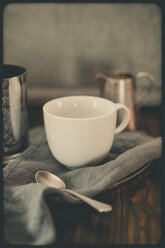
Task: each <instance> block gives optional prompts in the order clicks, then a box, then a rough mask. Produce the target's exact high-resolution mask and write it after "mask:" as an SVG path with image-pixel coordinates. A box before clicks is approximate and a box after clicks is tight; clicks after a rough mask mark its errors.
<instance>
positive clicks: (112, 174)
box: [3, 127, 162, 245]
mask: <svg viewBox="0 0 165 248" xmlns="http://www.w3.org/2000/svg"><path fill="white" fill-rule="evenodd" d="M161 153H162V139H161V137H158V138H153V137H151V136H149V135H147V134H146V133H144V132H142V131H133V132H130V131H125V132H122V133H120V134H118V135H116V136H115V139H114V143H113V146H112V149H111V151H110V153H109V154H108V155H107V157H106V158H105V159H104V161H102V163H100V164H98V165H95V166H87V167H84V168H77V169H74V170H70V169H68V168H66V167H65V166H63V165H62V164H60V163H59V162H58V161H57V160H56V159H55V158H54V157H53V155H52V154H51V152H50V150H49V147H48V144H47V140H46V136H45V132H44V129H43V128H42V127H39V128H35V129H33V130H31V131H30V145H29V147H28V148H27V149H26V150H25V151H24V152H23V153H21V155H20V156H19V157H17V158H16V159H15V160H13V161H11V162H10V163H9V164H7V166H6V167H4V169H3V178H4V227H5V240H6V241H7V242H8V243H11V244H23V245H46V244H52V243H54V242H55V240H56V236H57V234H56V226H55V225H56V220H55V219H53V217H52V215H51V214H50V210H49V207H48V205H47V201H46V199H47V198H49V197H52V196H54V200H55V203H54V204H56V203H57V202H60V201H63V202H68V203H69V204H70V203H72V204H75V203H81V201H80V200H78V199H77V198H76V197H74V196H72V195H70V194H69V193H67V192H64V191H62V190H57V189H54V188H51V187H46V186H44V185H41V184H36V183H35V173H36V172H37V171H39V170H46V171H49V172H52V173H54V174H55V175H57V176H59V177H60V178H61V179H62V180H64V182H65V183H66V185H67V188H70V189H72V190H75V191H77V192H79V193H82V194H84V195H86V196H89V197H94V196H95V195H97V194H98V193H100V192H102V191H103V190H104V189H106V188H107V187H108V186H110V185H112V184H114V183H115V182H117V181H119V180H120V179H122V178H124V177H126V176H127V175H129V174H131V173H133V172H135V171H136V170H137V169H139V168H141V167H142V166H143V165H145V164H147V163H150V162H152V161H153V160H155V159H159V158H160V157H161Z"/></svg>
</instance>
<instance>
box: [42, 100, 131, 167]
mask: <svg viewBox="0 0 165 248" xmlns="http://www.w3.org/2000/svg"><path fill="white" fill-rule="evenodd" d="M119 109H123V112H124V114H123V119H122V121H121V123H120V124H119V125H118V126H117V127H116V119H117V111H118V110H119ZM43 116H44V126H45V132H46V137H47V141H48V145H49V148H50V150H51V152H52V154H53V155H54V157H55V158H56V159H57V160H58V161H59V162H60V163H62V164H63V165H65V166H67V167H68V168H71V169H73V168H78V167H83V166H86V165H89V164H93V165H94V164H95V163H96V162H98V161H101V160H102V159H104V158H105V156H106V155H107V154H108V153H109V151H110V149H111V146H112V143H113V140H114V135H115V134H117V133H119V132H121V131H123V129H125V128H126V126H127V125H128V122H129V120H130V111H129V109H128V108H127V107H126V106H125V105H123V104H119V103H113V102H111V101H109V100H107V99H105V98H101V97H95V96H66V97H61V98H56V99H54V100H51V101H49V102H47V103H45V104H44V106H43Z"/></svg>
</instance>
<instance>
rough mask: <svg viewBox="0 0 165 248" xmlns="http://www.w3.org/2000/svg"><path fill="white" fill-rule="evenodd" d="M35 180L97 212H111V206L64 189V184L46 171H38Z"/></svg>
mask: <svg viewBox="0 0 165 248" xmlns="http://www.w3.org/2000/svg"><path fill="white" fill-rule="evenodd" d="M35 180H36V182H37V183H41V184H44V185H46V186H50V187H53V188H56V189H61V190H64V191H66V192H68V193H70V194H72V195H74V196H76V197H77V198H79V199H81V200H83V201H84V202H86V203H88V204H89V205H90V206H91V207H93V208H95V209H96V210H97V211H99V212H109V211H111V210H112V206H111V205H108V204H106V203H102V202H99V201H96V200H94V199H91V198H89V197H87V196H84V195H81V194H79V193H77V192H75V191H73V190H71V189H66V185H65V183H64V182H63V181H62V180H61V179H60V178H59V177H57V176H55V175H54V174H52V173H50V172H47V171H38V172H37V173H36V175H35Z"/></svg>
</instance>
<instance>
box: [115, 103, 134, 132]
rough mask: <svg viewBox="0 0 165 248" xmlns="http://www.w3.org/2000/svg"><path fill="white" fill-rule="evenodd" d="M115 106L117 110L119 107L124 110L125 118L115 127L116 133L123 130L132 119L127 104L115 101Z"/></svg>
mask: <svg viewBox="0 0 165 248" xmlns="http://www.w3.org/2000/svg"><path fill="white" fill-rule="evenodd" d="M115 106H116V111H118V110H119V109H123V110H124V115H123V119H122V121H121V122H120V124H119V125H118V126H117V127H116V129H115V134H117V133H120V132H121V131H123V130H124V129H125V128H126V126H127V125H128V123H129V121H130V110H129V108H128V107H127V106H125V105H124V104H121V103H115Z"/></svg>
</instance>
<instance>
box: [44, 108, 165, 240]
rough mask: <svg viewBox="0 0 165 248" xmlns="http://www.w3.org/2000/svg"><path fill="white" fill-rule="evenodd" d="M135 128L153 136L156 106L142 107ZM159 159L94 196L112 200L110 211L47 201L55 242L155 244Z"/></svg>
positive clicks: (159, 198)
mask: <svg viewBox="0 0 165 248" xmlns="http://www.w3.org/2000/svg"><path fill="white" fill-rule="evenodd" d="M139 123H140V125H139V129H143V130H145V131H146V132H147V133H149V134H151V135H152V136H154V137H157V136H159V135H161V133H160V115H159V109H158V108H154V109H153V108H152V109H143V110H142V111H141V114H140V122H139ZM161 189H162V186H161V163H160V161H159V160H156V161H155V162H154V163H153V164H152V165H151V166H150V167H149V168H148V169H147V170H146V171H144V172H143V173H142V174H140V175H138V176H137V177H135V178H134V179H131V180H130V181H129V182H127V183H124V184H122V185H120V186H118V187H117V188H114V189H112V190H108V191H104V192H102V193H101V194H99V195H97V196H96V197H95V199H97V200H100V201H103V202H106V203H109V204H112V205H113V211H111V212H110V213H98V212H96V211H95V210H93V209H92V208H90V207H89V206H87V205H86V204H80V205H76V206H75V205H70V204H64V205H61V204H60V205H59V206H58V205H57V206H56V207H55V206H54V204H52V203H51V202H49V205H50V209H51V212H52V215H53V216H54V218H55V220H56V228H57V244H60V245H63V244H66V245H69V244H70V245H72V244H76V245H84V244H86V245H103V244H104V245H105V244H106V245H107V244H109V245H112V244H118V245H119V244H120V245H123V244H124V245H155V244H157V243H159V241H160V239H161V233H162V228H161V221H162V218H161V216H162V215H161V213H162V211H161V210H162V190H161Z"/></svg>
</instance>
